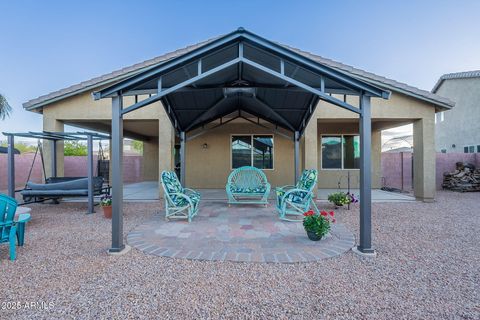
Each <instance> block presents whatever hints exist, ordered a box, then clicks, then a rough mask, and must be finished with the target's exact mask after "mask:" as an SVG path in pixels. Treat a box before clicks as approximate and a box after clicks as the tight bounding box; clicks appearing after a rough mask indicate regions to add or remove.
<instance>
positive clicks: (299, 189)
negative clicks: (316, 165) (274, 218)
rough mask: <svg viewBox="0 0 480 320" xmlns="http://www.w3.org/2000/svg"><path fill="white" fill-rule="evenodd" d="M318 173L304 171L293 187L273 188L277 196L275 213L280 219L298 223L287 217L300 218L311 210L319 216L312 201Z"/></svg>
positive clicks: (310, 170) (312, 170)
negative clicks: (276, 212)
mask: <svg viewBox="0 0 480 320" xmlns="http://www.w3.org/2000/svg"><path fill="white" fill-rule="evenodd" d="M317 178H318V172H317V170H315V169H308V170H304V171H303V173H302V175H301V177H300V180H298V182H297V184H296V185H294V186H291V185H288V186H283V187H278V188H275V193H276V196H277V201H276V202H277V211H278V214H279V216H280V219H282V220H286V221H300V219H291V218H288V217H287V216H289V215H293V216H302V219H303V213H305V212H306V211H308V210H310V208H313V210H315V212H316V213H317V214H319V211H318V208H317V206H316V204H315V201H314V200H313V188H314V187H315V185H316V184H317Z"/></svg>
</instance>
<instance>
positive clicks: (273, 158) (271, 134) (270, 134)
mask: <svg viewBox="0 0 480 320" xmlns="http://www.w3.org/2000/svg"><path fill="white" fill-rule="evenodd" d="M233 136H245V137H248V136H250V143H251V146H252V148H251V152H250V164H251V165H252V167H253V166H254V165H253V136H268V137H272V160H273V163H272V169H260V168H257V167H255V168H257V169H259V170H264V171H274V170H275V153H276V152H275V135H274V134H273V133H238V134H237V133H232V134H230V140H229V142H228V143H229V145H230V170H235V169H234V168H233V152H232V137H233Z"/></svg>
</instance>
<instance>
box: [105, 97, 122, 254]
mask: <svg viewBox="0 0 480 320" xmlns="http://www.w3.org/2000/svg"><path fill="white" fill-rule="evenodd" d="M122 109H123V98H122V96H121V95H117V96H114V97H113V98H112V135H111V136H112V146H111V149H112V247H111V248H110V249H109V252H111V253H116V252H121V251H122V250H123V249H124V248H125V245H124V243H123V115H122Z"/></svg>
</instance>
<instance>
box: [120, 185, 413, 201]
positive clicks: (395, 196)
mask: <svg viewBox="0 0 480 320" xmlns="http://www.w3.org/2000/svg"><path fill="white" fill-rule="evenodd" d="M198 191H199V192H200V193H201V194H202V199H204V200H225V201H226V200H227V195H226V193H225V190H224V189H199V190H198ZM336 191H339V189H318V197H317V199H318V200H319V201H326V200H327V197H328V195H329V194H330V193H333V192H336ZM340 191H344V192H346V191H347V190H346V189H340ZM351 192H353V193H354V194H356V195H358V194H359V193H360V191H359V190H358V189H351ZM158 195H159V186H158V183H157V182H156V181H143V182H137V183H130V184H125V185H124V187H123V198H124V200H126V201H145V200H158V199H159V196H158ZM269 199H270V200H273V199H274V192H273V191H272V192H271V194H270V196H269ZM372 201H373V202H408V201H415V198H414V197H412V196H411V195H408V194H401V193H395V192H387V191H383V190H379V189H373V190H372Z"/></svg>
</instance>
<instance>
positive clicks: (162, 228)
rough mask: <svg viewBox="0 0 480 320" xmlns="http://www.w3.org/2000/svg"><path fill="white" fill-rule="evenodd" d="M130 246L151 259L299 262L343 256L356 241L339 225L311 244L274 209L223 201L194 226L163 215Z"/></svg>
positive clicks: (207, 207)
mask: <svg viewBox="0 0 480 320" xmlns="http://www.w3.org/2000/svg"><path fill="white" fill-rule="evenodd" d="M127 243H128V244H129V245H131V246H132V247H135V248H137V249H139V250H141V251H143V252H144V253H146V254H151V255H156V256H164V257H172V258H182V259H193V260H220V261H224V260H228V261H246V262H272V263H295V262H308V261H317V260H320V259H325V258H330V257H334V256H337V255H340V254H342V253H344V252H346V251H348V250H350V249H351V248H352V247H353V246H354V244H355V239H354V236H353V234H352V233H351V232H350V231H348V230H347V229H346V228H345V226H344V225H342V224H339V223H337V224H335V225H334V226H333V227H332V229H331V232H330V234H329V235H327V236H326V237H325V238H324V239H322V240H320V241H317V242H315V241H310V240H309V239H308V238H307V236H306V234H305V231H304V230H303V226H302V223H301V222H285V221H281V220H279V219H278V217H277V214H276V211H275V208H274V205H272V204H270V205H269V206H268V207H266V208H265V207H263V206H251V205H250V206H246V205H241V206H232V207H230V208H229V207H228V206H227V205H226V203H225V202H223V201H221V202H214V201H209V202H204V203H202V204H201V207H200V213H199V215H198V216H196V217H195V218H194V220H193V221H192V222H191V223H190V224H189V223H188V222H186V221H184V220H172V221H165V219H164V214H163V212H162V211H161V212H159V214H158V215H155V217H154V218H153V219H152V220H151V221H149V222H147V223H144V224H141V225H139V226H137V227H136V228H135V229H134V230H132V231H131V232H130V233H129V234H128V236H127Z"/></svg>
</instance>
